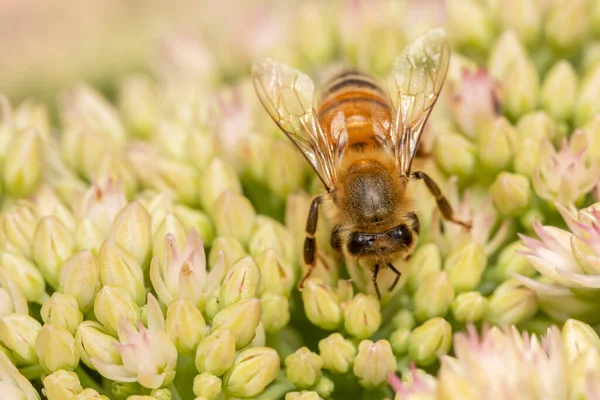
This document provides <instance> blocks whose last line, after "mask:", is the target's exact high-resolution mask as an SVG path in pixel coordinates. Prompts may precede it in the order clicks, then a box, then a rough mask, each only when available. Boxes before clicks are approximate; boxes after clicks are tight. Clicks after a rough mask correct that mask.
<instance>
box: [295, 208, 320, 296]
mask: <svg viewBox="0 0 600 400" xmlns="http://www.w3.org/2000/svg"><path fill="white" fill-rule="evenodd" d="M321 201H322V199H321V197H315V198H314V199H313V201H312V203H310V210H309V212H308V218H307V219H306V239H304V264H305V265H306V266H308V271H306V274H305V275H304V276H303V277H302V279H300V282H299V283H298V288H300V289H302V288H303V287H304V282H305V281H306V280H307V279H308V278H309V277H310V275H311V274H312V272H313V270H314V269H315V267H316V266H317V241H316V239H315V232H317V222H318V220H319V204H321Z"/></svg>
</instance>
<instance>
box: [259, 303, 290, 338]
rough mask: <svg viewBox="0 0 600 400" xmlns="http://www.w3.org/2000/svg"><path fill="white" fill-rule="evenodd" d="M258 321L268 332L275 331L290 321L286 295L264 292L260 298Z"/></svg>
mask: <svg viewBox="0 0 600 400" xmlns="http://www.w3.org/2000/svg"><path fill="white" fill-rule="evenodd" d="M260 310H261V313H260V321H261V322H262V324H263V326H264V328H265V330H266V331H267V332H268V333H276V332H278V331H279V330H281V329H282V328H283V327H284V326H286V325H287V324H288V322H289V321H290V305H289V302H288V299H287V297H284V296H283V295H280V294H274V293H265V294H263V295H262V296H261V298H260Z"/></svg>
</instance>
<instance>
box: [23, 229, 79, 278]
mask: <svg viewBox="0 0 600 400" xmlns="http://www.w3.org/2000/svg"><path fill="white" fill-rule="evenodd" d="M32 253H33V260H34V261H35V263H36V265H37V266H38V268H39V269H40V271H41V272H42V274H43V275H44V278H45V279H46V281H48V283H49V284H50V285H51V286H52V287H53V288H57V287H58V275H59V271H60V269H61V268H62V266H63V264H64V263H65V261H66V260H67V259H68V258H69V257H71V256H72V255H73V254H75V238H74V237H73V232H72V231H71V230H70V229H69V228H67V227H66V226H65V225H63V224H62V223H61V222H60V221H59V220H58V219H57V218H55V217H44V218H42V219H41V221H40V222H39V224H38V226H37V229H36V230H35V233H34V235H33V243H32Z"/></svg>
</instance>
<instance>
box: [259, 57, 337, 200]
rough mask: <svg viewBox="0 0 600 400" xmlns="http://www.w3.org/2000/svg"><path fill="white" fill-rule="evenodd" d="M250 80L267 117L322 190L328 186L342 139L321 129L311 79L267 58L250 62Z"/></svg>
mask: <svg viewBox="0 0 600 400" xmlns="http://www.w3.org/2000/svg"><path fill="white" fill-rule="evenodd" d="M252 81H253V82H254V88H255V89H256V93H257V94H258V97H259V99H260V101H261V103H262V104H263V106H264V107H265V109H266V110H267V112H268V113H269V115H270V116H271V118H273V120H274V121H275V122H276V123H277V125H279V127H280V128H281V130H282V131H283V132H284V133H285V134H286V135H287V136H288V137H289V138H290V139H291V140H292V142H294V144H295V145H296V146H297V147H298V148H299V149H300V151H302V153H303V154H304V156H305V157H306V159H307V160H308V162H309V163H310V165H311V166H312V167H313V169H314V170H315V171H316V172H317V175H319V178H321V181H323V184H324V185H325V187H326V189H327V190H329V189H331V188H332V187H333V186H334V184H335V171H336V166H337V162H338V160H339V157H340V151H341V150H340V149H341V148H342V147H343V146H341V144H342V142H343V141H344V138H342V137H336V138H333V137H331V138H330V137H329V136H328V135H327V134H326V133H324V132H323V129H322V128H321V124H320V123H319V120H318V117H317V112H316V108H315V106H314V96H315V87H314V83H313V81H312V80H311V79H310V77H309V76H308V75H306V74H304V73H302V72H300V71H298V70H297V69H294V68H292V67H290V66H288V65H286V64H282V63H279V62H276V61H273V60H271V59H266V60H262V61H259V62H256V63H255V64H254V66H253V67H252Z"/></svg>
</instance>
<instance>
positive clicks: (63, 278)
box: [58, 250, 101, 312]
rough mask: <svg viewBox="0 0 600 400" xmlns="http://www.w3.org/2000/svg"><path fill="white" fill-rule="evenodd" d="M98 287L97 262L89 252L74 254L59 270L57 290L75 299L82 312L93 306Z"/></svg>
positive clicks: (83, 251)
mask: <svg viewBox="0 0 600 400" xmlns="http://www.w3.org/2000/svg"><path fill="white" fill-rule="evenodd" d="M100 286H101V284H100V272H99V268H98V262H97V261H96V258H95V257H94V255H93V254H92V252H91V251H89V250H80V251H78V252H77V253H75V255H73V256H72V257H71V258H69V259H68V260H67V262H65V263H64V264H63V266H62V268H61V270H60V275H59V287H58V290H59V291H60V292H62V293H64V294H67V295H71V296H73V297H75V299H76V300H77V304H78V305H79V309H80V310H81V311H82V312H86V311H87V310H89V309H90V307H91V306H92V305H93V304H94V299H95V298H96V293H98V291H99V290H100Z"/></svg>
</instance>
